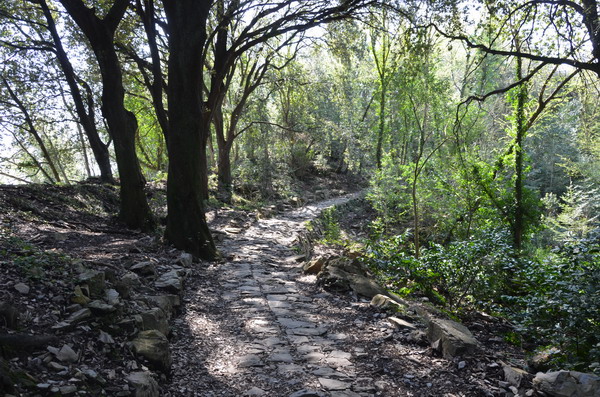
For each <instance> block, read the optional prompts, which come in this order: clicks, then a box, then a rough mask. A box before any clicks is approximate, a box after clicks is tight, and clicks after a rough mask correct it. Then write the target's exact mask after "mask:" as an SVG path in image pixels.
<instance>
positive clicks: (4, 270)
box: [0, 181, 534, 397]
mask: <svg viewBox="0 0 600 397" xmlns="http://www.w3.org/2000/svg"><path fill="white" fill-rule="evenodd" d="M312 186H313V187H314V181H313V185H312ZM320 186H322V185H320ZM306 192H308V194H305V195H304V196H303V197H301V200H292V201H291V202H287V203H280V204H279V205H275V206H273V207H271V209H270V210H269V211H264V210H260V211H242V210H239V209H230V208H213V209H211V210H210V211H209V212H208V213H207V218H208V220H209V223H210V227H211V229H212V230H213V231H214V235H215V237H216V240H217V244H218V246H219V249H220V251H221V253H222V258H223V259H222V260H220V261H216V262H196V263H194V264H193V266H192V267H191V269H190V272H189V273H190V274H189V277H188V278H187V280H186V283H185V288H184V291H183V293H182V298H183V299H182V300H183V305H182V308H181V309H180V312H179V313H178V315H177V316H176V317H174V318H172V319H171V326H172V329H171V334H170V339H169V343H170V347H171V353H172V357H173V365H172V370H171V372H170V373H167V374H164V373H160V372H159V371H154V372H153V374H154V377H155V379H156V380H157V381H158V383H159V385H160V395H163V396H203V397H204V396H205V397H209V396H244V395H248V396H292V395H293V396H305V397H309V396H317V395H320V396H334V397H335V396H337V397H342V396H364V397H366V396H448V397H450V396H505V395H507V396H508V395H513V394H512V392H510V391H509V389H508V385H507V384H506V383H505V382H504V371H503V366H504V365H505V364H509V365H512V366H516V367H524V365H525V364H524V357H523V353H522V352H521V351H520V350H519V349H518V348H516V347H514V346H512V345H509V344H507V343H505V342H504V341H503V338H502V337H503V335H504V333H505V332H506V331H507V330H508V329H509V327H508V326H507V325H506V324H504V323H503V322H502V321H501V320H497V319H494V318H492V317H489V316H486V315H484V314H475V315H473V316H472V317H471V318H470V319H469V320H468V321H467V322H466V325H467V326H468V327H469V328H470V329H471V330H472V331H473V334H474V335H475V337H476V338H477V339H478V341H479V342H480V349H478V351H477V353H476V354H475V355H473V356H470V357H456V358H454V359H444V358H443V357H441V356H440V355H439V353H438V352H437V351H436V350H434V349H432V348H431V347H430V346H429V343H428V342H427V341H426V340H425V339H424V337H423V334H422V333H419V332H413V331H409V330H402V329H397V328H396V327H394V326H393V325H392V324H391V323H390V322H389V320H388V317H390V316H391V315H392V314H391V313H387V312H385V311H381V310H378V309H374V308H373V307H371V305H370V304H369V300H368V299H365V298H363V297H360V296H356V295H352V294H332V293H329V292H326V291H323V290H321V289H320V288H318V287H317V284H316V277H315V276H313V275H305V274H303V273H302V271H301V269H302V264H303V260H305V259H307V258H303V257H302V256H301V255H298V252H297V250H295V247H296V244H297V242H298V235H299V233H300V232H301V231H302V230H303V229H304V228H305V225H306V221H308V220H311V219H314V218H315V217H316V216H317V215H318V214H319V212H320V211H321V210H322V209H324V208H327V207H329V206H331V205H335V204H341V203H344V202H347V201H348V200H349V199H351V198H353V197H354V196H343V194H345V193H348V189H343V188H342V186H341V185H340V186H339V188H338V187H336V188H335V189H331V190H327V189H318V191H315V189H314V188H313V189H312V190H310V191H309V190H308V189H307V190H306ZM148 195H149V198H150V201H151V202H152V203H153V204H154V205H155V206H160V205H161V204H162V203H163V202H164V198H163V195H164V191H163V190H162V189H161V188H160V186H159V187H154V188H153V189H150V190H149V192H148ZM328 195H329V196H331V195H336V196H337V195H342V196H341V197H339V198H336V199H332V200H331V199H330V200H327V198H328V197H327V196H328ZM306 197H308V198H309V199H306ZM310 199H312V200H322V201H319V202H313V204H308V205H304V206H300V205H301V204H302V203H303V202H306V201H310ZM117 205H118V201H117V192H116V189H115V188H114V187H109V186H104V185H96V184H78V185H74V186H64V187H55V186H45V185H44V186H34V185H28V186H2V187H0V233H1V234H0V237H1V241H0V245H1V246H0V302H7V303H9V304H10V305H11V306H12V307H14V308H16V309H17V311H18V313H19V324H18V327H17V329H16V330H15V329H10V328H9V327H7V324H2V323H0V334H15V333H27V334H30V335H38V336H39V335H47V336H50V337H52V338H54V339H52V341H51V345H52V347H59V348H60V347H61V346H63V345H64V344H69V345H70V346H71V347H72V348H73V349H74V350H75V351H76V352H78V353H77V354H78V356H77V359H76V361H74V362H72V363H69V364H68V365H64V367H65V368H64V369H60V368H58V370H57V369H51V368H49V367H48V364H49V362H51V361H52V358H53V355H52V354H51V353H50V352H49V351H48V349H47V346H43V347H39V346H38V347H36V348H34V349H33V350H22V351H17V352H16V353H15V352H11V351H5V350H3V351H2V352H0V353H2V356H4V357H5V358H7V362H6V365H7V366H8V367H9V368H10V370H11V372H12V373H18V374H19V376H20V381H19V382H17V386H16V387H15V388H14V389H12V390H11V392H10V393H11V395H16V396H18V395H22V396H30V395H31V396H33V395H41V396H43V395H122V396H126V395H135V394H134V391H133V390H132V389H131V388H130V386H129V385H128V384H127V381H126V377H127V375H128V374H130V373H131V372H134V371H140V370H147V369H148V363H147V362H145V361H144V360H143V359H140V358H139V357H137V356H135V355H134V354H133V353H132V351H131V348H130V345H129V341H130V340H131V338H132V335H131V334H130V333H127V332H122V333H118V332H116V331H114V328H111V326H109V325H106V324H103V323H102V322H101V321H99V322H98V321H88V322H83V323H82V324H81V325H79V326H78V327H76V328H74V329H71V330H67V331H55V330H54V329H53V328H52V327H53V326H55V325H56V324H57V323H58V322H60V321H61V320H62V319H64V318H65V317H67V316H68V315H69V314H70V313H71V312H72V310H73V307H72V302H71V301H70V298H71V296H72V294H73V288H74V286H75V284H76V283H75V280H76V278H77V276H78V274H79V273H80V272H81V271H82V269H84V268H87V269H90V268H92V269H100V270H103V271H105V272H106V274H107V278H113V280H118V279H119V277H121V276H122V275H123V274H124V273H126V272H127V270H128V269H129V267H130V266H131V265H132V264H135V263H140V262H143V261H152V262H153V263H155V264H156V265H157V266H158V267H160V266H167V265H169V264H172V263H175V262H176V261H177V258H178V257H179V256H180V254H181V252H179V251H177V250H175V249H173V248H171V247H169V246H166V245H164V244H163V242H162V240H161V235H160V233H159V232H157V233H156V234H144V233H141V232H137V231H131V230H126V229H124V228H123V227H122V226H121V225H120V224H119V222H118V219H117V218H116V216H115V213H116V211H117ZM161 210H162V211H163V212H164V209H161ZM157 212H159V211H158V209H157ZM352 214H353V215H352V217H351V218H350V221H348V220H347V219H346V221H345V222H346V224H347V225H348V227H349V228H350V229H354V230H356V231H357V233H359V232H361V233H362V226H361V219H360V213H358V212H353V213H352ZM109 282H111V281H110V280H109ZM19 284H23V285H25V286H26V287H27V288H28V291H27V292H24V290H22V289H21V292H20V291H19V289H20V288H16V287H17V285H19ZM414 325H415V326H416V327H417V329H418V330H420V331H424V325H423V324H419V323H415V324H414ZM100 330H112V331H114V332H113V337H114V340H113V342H112V343H110V344H107V343H106V341H102V340H101V338H99V331H100ZM0 371H2V367H0ZM90 371H92V373H96V374H97V375H98V377H91V376H90V375H89V374H90V373H91V372H90ZM81 374H86V376H87V377H86V376H83V375H81ZM92 378H93V379H92ZM0 380H1V379H0ZM94 380H95V381H94ZM1 386H2V383H1V382H0V391H1V390H2V388H1ZM67 386H69V387H70V388H67ZM71 386H74V387H75V388H74V389H73V388H72V387H71ZM7 388H10V387H9V386H7ZM56 390H58V392H57V391H56ZM529 390H530V388H529V384H528V383H527V382H524V384H523V385H522V391H523V392H526V391H529ZM529 392H530V395H534V394H533V392H532V391H529Z"/></svg>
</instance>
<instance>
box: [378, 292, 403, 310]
mask: <svg viewBox="0 0 600 397" xmlns="http://www.w3.org/2000/svg"><path fill="white" fill-rule="evenodd" d="M370 305H371V306H372V307H375V308H377V309H386V310H390V311H393V312H404V311H406V309H407V307H408V305H406V304H403V303H400V302H398V301H397V300H394V299H392V298H390V297H389V296H386V295H383V294H377V295H375V296H374V297H373V299H371V303H370Z"/></svg>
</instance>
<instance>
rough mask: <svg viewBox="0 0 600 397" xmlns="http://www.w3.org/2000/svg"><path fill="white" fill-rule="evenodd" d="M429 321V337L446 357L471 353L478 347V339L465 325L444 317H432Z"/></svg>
mask: <svg viewBox="0 0 600 397" xmlns="http://www.w3.org/2000/svg"><path fill="white" fill-rule="evenodd" d="M428 323H429V324H428V328H427V339H429V342H430V343H431V345H432V346H433V347H434V348H436V349H438V350H440V351H441V352H442V354H443V356H444V357H445V358H452V357H455V356H460V355H465V354H470V353H473V352H474V351H475V349H476V348H477V340H476V339H475V338H474V337H473V334H471V331H469V329H468V328H467V327H465V326H464V325H462V324H459V323H457V322H456V321H452V320H443V319H430V320H429V321H428Z"/></svg>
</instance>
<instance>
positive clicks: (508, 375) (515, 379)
mask: <svg viewBox="0 0 600 397" xmlns="http://www.w3.org/2000/svg"><path fill="white" fill-rule="evenodd" d="M502 369H503V371H504V380H505V381H507V382H508V383H510V384H511V385H512V386H514V387H520V386H521V382H522V381H523V379H524V378H528V377H529V373H528V372H527V371H525V370H522V369H521V368H515V367H511V366H510V365H504V366H503V367H502Z"/></svg>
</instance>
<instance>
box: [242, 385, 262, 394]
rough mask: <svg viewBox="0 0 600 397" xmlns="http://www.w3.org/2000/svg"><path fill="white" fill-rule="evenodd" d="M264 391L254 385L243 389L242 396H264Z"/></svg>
mask: <svg viewBox="0 0 600 397" xmlns="http://www.w3.org/2000/svg"><path fill="white" fill-rule="evenodd" d="M265 393H266V391H264V390H263V389H260V388H258V387H256V386H255V387H253V388H252V389H250V390H247V391H245V392H244V396H264V395H265Z"/></svg>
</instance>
